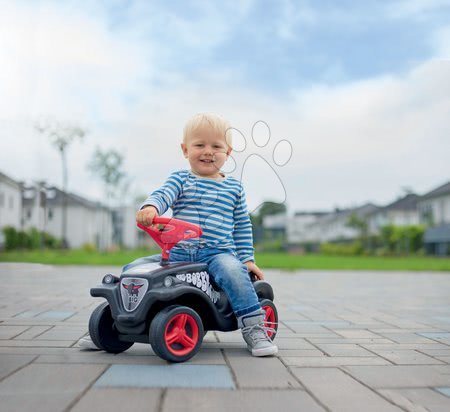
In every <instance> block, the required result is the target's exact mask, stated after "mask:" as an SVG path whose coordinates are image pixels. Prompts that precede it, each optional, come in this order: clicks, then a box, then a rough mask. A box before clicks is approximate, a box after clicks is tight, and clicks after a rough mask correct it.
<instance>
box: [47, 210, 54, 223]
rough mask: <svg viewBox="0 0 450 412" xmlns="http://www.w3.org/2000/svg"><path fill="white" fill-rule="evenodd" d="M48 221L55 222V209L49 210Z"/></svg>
mask: <svg viewBox="0 0 450 412" xmlns="http://www.w3.org/2000/svg"><path fill="white" fill-rule="evenodd" d="M48 220H53V209H48Z"/></svg>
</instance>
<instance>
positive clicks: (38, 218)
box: [22, 183, 113, 249]
mask: <svg viewBox="0 0 450 412" xmlns="http://www.w3.org/2000/svg"><path fill="white" fill-rule="evenodd" d="M66 202H67V229H66V235H67V239H66V240H67V242H68V246H69V247H71V248H79V247H81V246H82V245H83V244H86V243H91V244H94V245H96V246H97V247H99V248H100V249H106V248H108V247H110V246H111V245H112V233H113V222H112V214H111V211H110V209H108V208H107V207H106V206H103V205H101V204H100V203H98V202H92V201H90V200H87V199H85V198H83V197H81V196H78V195H76V194H74V193H67V194H66ZM63 204H64V192H63V191H61V190H60V189H58V188H56V187H54V186H50V187H49V186H45V185H44V184H43V183H36V184H33V185H31V186H24V188H23V208H22V221H23V229H25V230H26V229H29V228H31V227H35V228H37V229H38V230H43V231H45V232H48V233H50V234H51V235H53V236H55V237H57V238H59V239H61V238H62V237H63V226H62V221H63Z"/></svg>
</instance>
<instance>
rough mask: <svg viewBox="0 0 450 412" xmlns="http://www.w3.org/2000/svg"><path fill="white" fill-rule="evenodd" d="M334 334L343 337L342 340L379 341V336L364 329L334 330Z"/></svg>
mask: <svg viewBox="0 0 450 412" xmlns="http://www.w3.org/2000/svg"><path fill="white" fill-rule="evenodd" d="M334 332H335V333H337V334H338V335H341V336H343V337H344V338H350V339H352V338H368V339H379V338H380V335H377V334H375V333H373V332H370V331H368V330H364V329H346V330H344V329H339V330H335V331H334Z"/></svg>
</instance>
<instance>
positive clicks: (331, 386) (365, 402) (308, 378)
mask: <svg viewBox="0 0 450 412" xmlns="http://www.w3.org/2000/svg"><path fill="white" fill-rule="evenodd" d="M292 371H293V373H294V374H295V375H296V376H297V377H298V378H299V379H300V382H301V383H302V384H303V385H304V386H305V387H306V388H307V389H308V390H309V391H311V392H312V393H313V394H314V395H315V396H316V398H318V399H319V400H320V402H322V403H323V404H324V405H325V406H327V407H328V408H330V410H333V411H364V412H370V411H373V412H379V411H383V412H389V411H398V412H399V411H401V409H400V408H397V407H396V406H394V405H392V404H391V403H389V402H388V401H386V400H385V399H383V398H382V397H381V396H379V395H377V394H376V393H374V392H373V391H371V390H370V389H368V388H367V387H365V386H364V385H361V384H360V383H359V382H357V381H356V380H355V379H353V378H352V377H350V376H348V375H346V374H345V373H344V372H342V371H341V370H339V369H331V368H322V369H313V368H295V369H293V370H292Z"/></svg>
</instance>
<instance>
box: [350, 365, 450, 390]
mask: <svg viewBox="0 0 450 412" xmlns="http://www.w3.org/2000/svg"><path fill="white" fill-rule="evenodd" d="M442 366H444V365H442ZM442 366H441V365H433V366H429V365H424V366H417V365H410V366H404V365H392V366H344V368H345V370H346V371H348V372H349V373H350V374H351V375H352V376H354V377H355V378H356V379H358V380H359V381H361V382H364V383H365V384H366V385H368V386H371V387H373V388H417V387H427V386H447V385H448V386H450V370H449V369H443V368H442Z"/></svg>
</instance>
